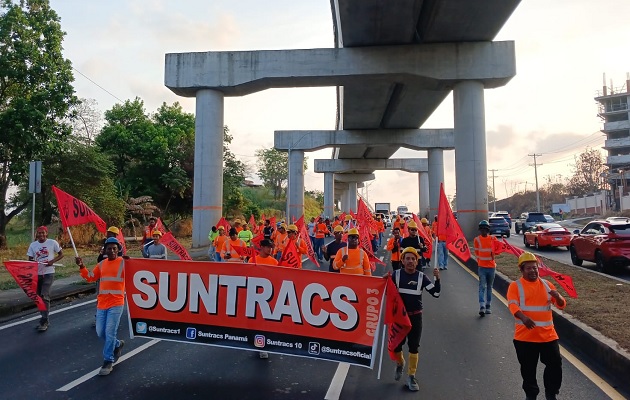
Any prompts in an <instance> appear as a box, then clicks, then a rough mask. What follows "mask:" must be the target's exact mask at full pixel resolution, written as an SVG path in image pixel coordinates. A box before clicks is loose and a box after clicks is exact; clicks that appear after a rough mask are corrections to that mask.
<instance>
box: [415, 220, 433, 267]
mask: <svg viewBox="0 0 630 400" xmlns="http://www.w3.org/2000/svg"><path fill="white" fill-rule="evenodd" d="M412 215H413V220H414V222H415V223H416V225H418V234H419V235H420V237H422V238H423V239H424V245H425V246H427V251H425V252H424V253H422V255H423V256H425V257H426V258H431V255H432V254H433V238H431V237H430V236H429V233H428V232H427V230H426V229H424V226H423V225H422V222H420V218H418V216H417V215H416V214H412Z"/></svg>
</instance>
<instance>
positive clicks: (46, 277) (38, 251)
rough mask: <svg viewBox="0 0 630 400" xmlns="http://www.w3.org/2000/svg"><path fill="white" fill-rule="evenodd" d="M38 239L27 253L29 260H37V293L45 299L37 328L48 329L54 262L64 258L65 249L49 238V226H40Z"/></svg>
mask: <svg viewBox="0 0 630 400" xmlns="http://www.w3.org/2000/svg"><path fill="white" fill-rule="evenodd" d="M35 238H36V240H35V241H34V242H33V243H31V245H30V246H29V247H28V250H27V252H26V255H27V256H28V260H29V261H37V263H38V266H37V295H38V296H39V297H41V298H42V299H43V300H44V304H45V305H46V309H45V310H43V311H40V313H41V316H42V317H41V319H40V320H39V325H38V326H37V327H36V329H37V330H38V331H39V332H46V330H48V312H49V311H50V288H51V287H52V284H53V280H54V278H55V266H54V264H55V263H56V262H57V261H59V260H61V259H62V258H63V251H62V249H61V246H59V243H57V241H56V240H53V239H48V228H46V227H45V226H40V227H39V228H37V231H36V233H35Z"/></svg>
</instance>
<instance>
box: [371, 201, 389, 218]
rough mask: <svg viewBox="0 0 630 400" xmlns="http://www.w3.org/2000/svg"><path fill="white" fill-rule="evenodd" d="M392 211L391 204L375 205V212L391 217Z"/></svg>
mask: <svg viewBox="0 0 630 400" xmlns="http://www.w3.org/2000/svg"><path fill="white" fill-rule="evenodd" d="M391 211H392V206H391V204H390V203H374V212H375V213H377V214H378V213H381V214H383V215H386V216H389V215H390V213H391Z"/></svg>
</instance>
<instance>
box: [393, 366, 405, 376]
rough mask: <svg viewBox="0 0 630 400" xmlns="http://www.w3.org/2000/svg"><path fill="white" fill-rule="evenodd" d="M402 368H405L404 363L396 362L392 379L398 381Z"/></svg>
mask: <svg viewBox="0 0 630 400" xmlns="http://www.w3.org/2000/svg"><path fill="white" fill-rule="evenodd" d="M403 368H405V363H404V362H403V363H402V364H398V363H397V364H396V369H395V370H394V380H395V381H399V380H400V378H402V374H403Z"/></svg>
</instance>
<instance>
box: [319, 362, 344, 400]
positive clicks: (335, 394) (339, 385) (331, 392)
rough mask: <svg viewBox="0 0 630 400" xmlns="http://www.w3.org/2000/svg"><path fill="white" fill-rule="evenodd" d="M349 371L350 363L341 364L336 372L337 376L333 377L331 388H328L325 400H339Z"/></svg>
mask: <svg viewBox="0 0 630 400" xmlns="http://www.w3.org/2000/svg"><path fill="white" fill-rule="evenodd" d="M349 369H350V364H348V363H344V362H340V363H339V365H337V371H335V376H333V378H332V381H330V386H329V387H328V391H327V392H326V397H324V400H339V396H341V389H343V383H344V382H345V380H346V376H347V375H348V370H349Z"/></svg>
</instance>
